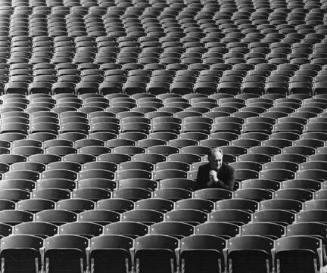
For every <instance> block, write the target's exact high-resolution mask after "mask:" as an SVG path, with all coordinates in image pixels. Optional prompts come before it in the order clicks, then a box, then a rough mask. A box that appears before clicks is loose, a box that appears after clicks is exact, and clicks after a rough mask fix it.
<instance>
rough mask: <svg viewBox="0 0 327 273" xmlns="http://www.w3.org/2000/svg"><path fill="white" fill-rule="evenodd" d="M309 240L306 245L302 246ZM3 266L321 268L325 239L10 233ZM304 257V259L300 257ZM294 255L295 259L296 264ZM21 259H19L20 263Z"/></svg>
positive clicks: (78, 268) (5, 241)
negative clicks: (134, 237)
mask: <svg viewBox="0 0 327 273" xmlns="http://www.w3.org/2000/svg"><path fill="white" fill-rule="evenodd" d="M300 245H305V246H306V249H299V246H300ZM0 255H1V258H2V259H1V265H2V268H4V269H5V270H6V272H14V271H13V270H18V271H16V272H19V271H21V270H22V269H23V270H24V272H26V271H27V272H35V271H38V270H40V269H41V268H43V269H44V268H46V270H47V271H49V272H58V270H60V272H84V270H85V269H91V272H104V271H105V270H107V269H108V268H111V269H112V270H115V272H126V271H130V270H131V269H133V270H136V272H153V271H152V270H153V267H154V266H155V267H158V268H159V269H157V270H156V272H170V273H173V272H176V270H178V269H181V271H182V272H198V271H197V270H209V271H210V272H225V270H228V272H270V271H271V270H272V269H273V268H276V267H277V268H278V271H279V272H306V273H307V272H319V270H321V268H322V262H323V256H322V242H321V239H319V238H315V237H310V236H305V235H302V236H301V235H294V236H287V237H283V238H281V239H277V240H275V241H274V240H273V239H270V238H267V237H263V236H255V235H244V236H240V237H234V238H231V239H229V240H225V239H224V238H222V237H217V236H212V235H207V234H205V235H191V236H186V237H184V238H182V239H181V240H178V239H177V238H175V237H172V236H167V235H146V236H140V237H138V238H136V239H134V240H133V239H132V238H130V237H126V236H122V235H101V236H96V237H93V238H91V239H90V240H88V239H87V238H85V237H81V236H77V235H56V236H52V237H48V238H46V239H44V240H43V239H42V238H40V237H36V236H31V235H12V236H8V237H4V238H2V239H1V253H0ZM299 258H301V259H299ZM292 259H296V260H297V263H293V262H292ZM17 261H19V263H17Z"/></svg>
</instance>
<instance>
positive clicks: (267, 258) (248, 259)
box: [227, 235, 274, 272]
mask: <svg viewBox="0 0 327 273" xmlns="http://www.w3.org/2000/svg"><path fill="white" fill-rule="evenodd" d="M273 246H274V244H273V240H272V239H270V238H266V237H263V236H259V235H242V236H239V237H234V238H231V239H230V240H229V241H228V244H227V249H228V250H227V251H228V252H227V257H228V262H229V268H230V269H232V271H233V272H263V271H267V272H268V271H270V270H271V268H272V255H271V250H272V248H273Z"/></svg>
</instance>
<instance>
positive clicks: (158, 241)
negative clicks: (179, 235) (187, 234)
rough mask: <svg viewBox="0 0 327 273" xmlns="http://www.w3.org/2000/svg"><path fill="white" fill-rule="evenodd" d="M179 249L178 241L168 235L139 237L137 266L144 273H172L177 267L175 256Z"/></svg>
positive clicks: (137, 242)
mask: <svg viewBox="0 0 327 273" xmlns="http://www.w3.org/2000/svg"><path fill="white" fill-rule="evenodd" d="M177 247H178V240H177V239H175V238H173V237H170V236H167V235H145V236H141V237H138V238H136V239H135V265H136V267H137V268H139V270H140V271H142V272H158V273H159V272H171V273H172V272H174V271H175V270H176V266H177V264H176V255H175V249H176V248H177ZM149 259H150V260H151V262H149ZM154 265H156V267H155V268H156V269H155V270H154V267H153V266H154Z"/></svg>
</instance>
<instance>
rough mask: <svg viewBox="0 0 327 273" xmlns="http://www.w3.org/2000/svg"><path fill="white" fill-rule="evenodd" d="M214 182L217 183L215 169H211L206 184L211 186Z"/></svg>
mask: <svg viewBox="0 0 327 273" xmlns="http://www.w3.org/2000/svg"><path fill="white" fill-rule="evenodd" d="M216 183H218V177H217V172H216V171H215V170H211V171H210V173H209V181H208V183H207V186H208V187H211V186H213V185H214V184H216Z"/></svg>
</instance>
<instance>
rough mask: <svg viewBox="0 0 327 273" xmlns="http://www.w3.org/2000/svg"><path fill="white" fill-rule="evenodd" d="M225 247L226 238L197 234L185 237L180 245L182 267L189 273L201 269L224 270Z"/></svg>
mask: <svg viewBox="0 0 327 273" xmlns="http://www.w3.org/2000/svg"><path fill="white" fill-rule="evenodd" d="M224 248H225V240H224V239H222V238H219V237H216V236H213V235H205V234H203V235H200V234H196V235H192V236H188V237H185V238H183V239H182V240H181V246H180V268H182V270H183V271H184V272H189V273H190V272H198V271H199V270H208V271H214V272H224V269H225V260H224V256H223V249H224ZM217 260H218V263H217ZM203 268H206V269H203Z"/></svg>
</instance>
